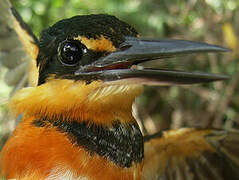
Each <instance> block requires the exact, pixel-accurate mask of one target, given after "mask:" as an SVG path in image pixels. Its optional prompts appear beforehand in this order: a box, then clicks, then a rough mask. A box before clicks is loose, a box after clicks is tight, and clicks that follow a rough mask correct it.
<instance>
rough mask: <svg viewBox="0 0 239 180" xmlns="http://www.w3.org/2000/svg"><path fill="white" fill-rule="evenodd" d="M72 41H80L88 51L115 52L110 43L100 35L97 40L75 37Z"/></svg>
mask: <svg viewBox="0 0 239 180" xmlns="http://www.w3.org/2000/svg"><path fill="white" fill-rule="evenodd" d="M74 40H78V41H81V43H82V44H84V45H85V46H86V47H87V48H88V49H91V50H93V51H107V52H113V51H116V47H115V46H114V45H113V44H112V41H110V40H109V39H107V38H106V37H104V36H103V35H101V36H100V37H99V38H97V39H94V38H90V39H89V38H87V37H85V36H78V37H75V38H74Z"/></svg>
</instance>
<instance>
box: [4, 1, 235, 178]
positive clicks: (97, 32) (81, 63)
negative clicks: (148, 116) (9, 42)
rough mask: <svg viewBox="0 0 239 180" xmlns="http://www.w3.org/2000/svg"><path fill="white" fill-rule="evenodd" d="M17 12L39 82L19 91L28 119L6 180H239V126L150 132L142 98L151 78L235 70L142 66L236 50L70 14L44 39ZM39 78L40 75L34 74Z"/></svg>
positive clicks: (7, 154) (15, 103)
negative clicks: (147, 34)
mask: <svg viewBox="0 0 239 180" xmlns="http://www.w3.org/2000/svg"><path fill="white" fill-rule="evenodd" d="M8 6H9V9H8V10H9V11H8V13H10V14H11V18H12V20H13V28H14V30H15V31H16V33H17V34H18V36H19V39H20V40H21V42H22V44H23V46H24V48H25V50H26V52H27V53H28V54H29V55H30V56H31V58H32V59H34V60H33V61H32V62H31V67H32V68H31V70H30V74H31V75H30V77H31V79H30V80H29V81H31V84H32V85H33V86H32V87H27V88H23V89H21V90H19V91H18V92H16V93H15V95H14V96H13V97H12V100H11V102H10V105H9V106H10V109H11V111H12V112H13V113H15V115H16V116H19V115H22V119H21V121H20V123H19V125H18V126H17V128H16V129H15V131H14V132H13V134H12V135H11V137H10V138H9V139H8V141H7V143H6V144H5V146H4V147H3V149H2V152H1V160H0V163H1V171H0V172H1V175H2V176H3V177H5V178H6V179H20V180H22V179H26V180H29V179H47V180H50V179H52V180H58V179H61V180H63V179H68V180H70V179H77V180H104V179H106V180H107V179H112V180H139V179H143V180H151V179H169V180H175V179H185V180H189V179H192V180H201V179H203V180H209V179H210V180H223V179H239V171H238V170H239V147H238V144H239V143H238V142H239V140H238V139H239V133H238V132H237V131H235V132H234V131H233V132H230V131H225V130H219V129H194V128H183V129H179V130H170V131H164V132H159V133H157V134H154V135H148V136H143V135H142V133H141V131H140V128H139V126H138V124H137V122H136V120H135V118H134V117H133V116H132V113H131V112H132V103H133V102H134V100H135V98H136V97H137V96H139V95H140V93H141V92H142V91H143V85H161V84H168V85H170V84H194V83H207V82H211V81H217V80H224V79H227V76H224V75H215V74H208V73H190V72H185V71H174V70H165V69H155V68H142V67H141V66H140V67H139V66H138V64H139V63H142V62H146V61H149V60H157V59H161V60H162V61H165V60H166V58H169V57H172V56H177V55H182V54H189V53H203V52H225V51H228V49H226V48H223V47H220V46H216V45H210V44H206V43H199V42H192V41H185V40H158V39H145V38H141V37H139V35H138V33H137V32H136V30H135V29H134V28H133V27H131V26H130V25H128V24H127V23H125V22H122V21H120V20H119V19H117V18H116V17H114V16H110V15H105V14H98V15H85V16H75V17H72V18H69V19H64V20H61V21H59V22H57V23H56V24H54V25H53V26H51V27H49V28H48V29H46V30H44V31H43V32H42V35H41V37H40V40H39V41H38V40H37V38H36V37H35V36H34V35H33V33H32V32H31V30H30V29H29V28H28V27H27V25H26V24H25V23H24V22H23V21H22V19H21V17H20V16H19V15H18V14H17V12H16V11H15V9H14V8H12V7H11V6H10V4H8ZM32 77H33V78H32Z"/></svg>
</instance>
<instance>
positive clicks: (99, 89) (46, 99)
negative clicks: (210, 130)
mask: <svg viewBox="0 0 239 180" xmlns="http://www.w3.org/2000/svg"><path fill="white" fill-rule="evenodd" d="M142 90H143V88H142V86H138V85H107V86H106V85H104V83H102V82H97V81H96V82H92V83H91V84H85V83H84V82H81V81H79V82H75V81H74V80H62V79H54V80H49V81H48V82H46V83H45V84H42V85H40V86H37V87H29V88H25V89H22V90H20V91H19V92H18V93H16V95H15V96H14V97H13V98H12V100H11V103H10V109H12V110H13V112H14V113H16V115H18V114H20V113H24V116H28V117H35V118H37V119H39V118H47V119H51V120H64V121H77V122H85V121H87V122H89V123H93V124H98V125H106V126H107V125H108V126H111V125H112V124H114V122H116V121H119V122H121V123H123V124H124V123H126V124H127V123H131V122H135V119H134V118H133V116H132V103H133V102H134V100H135V98H136V97H137V96H138V95H139V94H140V93H141V92H142Z"/></svg>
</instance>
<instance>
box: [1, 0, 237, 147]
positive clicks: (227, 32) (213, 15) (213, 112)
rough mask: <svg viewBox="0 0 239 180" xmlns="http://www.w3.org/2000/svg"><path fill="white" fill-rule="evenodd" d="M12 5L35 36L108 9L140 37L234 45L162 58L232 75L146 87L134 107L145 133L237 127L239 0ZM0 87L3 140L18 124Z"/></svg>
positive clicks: (52, 0)
mask: <svg viewBox="0 0 239 180" xmlns="http://www.w3.org/2000/svg"><path fill="white" fill-rule="evenodd" d="M12 4H13V6H14V7H15V8H16V9H17V10H18V12H19V13H20V14H21V16H22V17H23V19H24V20H25V22H26V23H28V24H29V26H30V27H31V28H32V29H33V32H34V33H35V34H36V35H37V36H38V37H39V35H40V32H41V30H43V29H44V28H46V27H48V26H50V25H52V24H54V23H55V22H56V21H58V20H60V19H63V18H67V17H71V16H74V15H80V14H96V13H107V14H112V15H115V16H117V17H118V18H119V19H121V20H124V21H126V22H127V23H129V24H131V25H132V26H134V27H135V28H136V29H137V30H138V32H139V33H140V34H141V36H144V37H157V38H176V39H187V40H195V41H204V42H208V43H212V44H219V45H223V46H226V47H230V48H232V49H233V52H231V53H226V54H206V55H205V54H198V55H188V56H183V57H175V58H173V59H171V60H168V59H167V60H160V61H159V62H158V63H157V65H158V66H159V67H161V68H174V69H179V70H180V69H184V70H188V71H204V72H211V73H222V74H228V75H230V77H231V78H230V80H228V81H226V82H217V83H211V84H203V85H193V86H180V87H179V86H173V87H146V88H145V92H144V94H143V95H142V96H140V97H139V98H138V99H137V100H136V103H135V104H134V106H133V109H134V114H135V116H136V118H137V119H138V121H139V123H140V124H141V127H142V129H143V132H144V133H145V134H147V133H149V134H151V133H154V132H156V131H158V130H162V129H169V128H179V127H184V126H190V127H216V128H227V129H230V128H237V127H238V126H237V124H238V122H239V93H238V89H239V85H238V83H239V81H238V80H239V72H238V69H239V65H238V59H239V56H238V55H239V54H238V39H237V37H238V33H239V30H238V28H239V27H238V26H239V1H238V0H181V1H179V0H171V1H168V0H130V1H129V0H117V1H115V0H101V1H99V0H41V1H35V0H21V1H17V0H15V1H14V0H13V1H12ZM148 65H150V63H149V64H148ZM4 72H5V71H4V70H2V71H1V74H0V75H1V77H2V76H3V75H4ZM1 79H2V78H1ZM0 87H1V88H0V145H2V144H3V142H4V141H5V139H6V138H7V136H8V134H9V133H10V132H11V131H12V130H13V129H14V127H15V125H16V123H15V119H14V118H7V116H6V114H7V103H8V97H9V92H10V90H11V88H10V87H8V86H6V85H5V83H4V82H3V81H1V82H0Z"/></svg>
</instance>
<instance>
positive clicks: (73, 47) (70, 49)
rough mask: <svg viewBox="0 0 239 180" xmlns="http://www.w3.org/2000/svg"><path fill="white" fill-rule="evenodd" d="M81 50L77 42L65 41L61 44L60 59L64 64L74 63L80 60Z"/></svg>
mask: <svg viewBox="0 0 239 180" xmlns="http://www.w3.org/2000/svg"><path fill="white" fill-rule="evenodd" d="M82 51H83V50H82V47H80V45H79V44H78V43H77V42H65V43H63V44H62V45H61V50H60V56H61V61H62V62H63V63H64V64H66V65H75V64H77V63H78V62H79V61H80V59H81V57H82V55H83V52H82Z"/></svg>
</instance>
